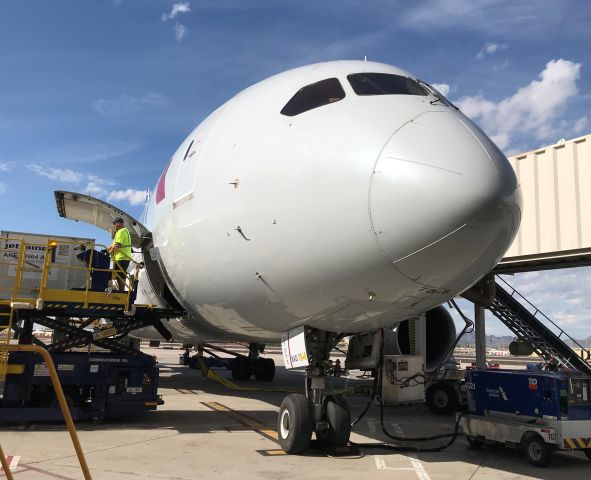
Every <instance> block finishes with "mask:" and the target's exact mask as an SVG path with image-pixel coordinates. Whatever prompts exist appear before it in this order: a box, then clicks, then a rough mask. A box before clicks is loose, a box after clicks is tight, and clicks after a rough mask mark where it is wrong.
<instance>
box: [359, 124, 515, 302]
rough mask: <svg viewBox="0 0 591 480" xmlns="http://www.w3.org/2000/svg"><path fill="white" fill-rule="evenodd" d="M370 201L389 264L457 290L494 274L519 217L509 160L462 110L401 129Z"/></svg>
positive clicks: (385, 154) (382, 159) (378, 170)
mask: <svg viewBox="0 0 591 480" xmlns="http://www.w3.org/2000/svg"><path fill="white" fill-rule="evenodd" d="M408 199H413V201H412V203H409V201H408ZM369 202H370V208H369V210H370V217H371V223H372V228H373V232H374V235H375V238H376V241H377V242H378V245H379V248H380V249H381V250H382V253H383V254H384V256H385V257H386V258H387V259H388V261H389V262H391V263H392V265H393V266H394V267H395V268H397V269H398V270H399V271H400V272H401V273H403V274H404V275H405V276H407V277H408V278H412V279H420V281H421V282H422V283H423V282H424V283H425V284H428V285H431V286H436V287H437V288H449V289H452V290H453V288H454V286H455V284H458V285H459V284H461V283H464V284H465V283H466V282H471V281H474V282H475V281H477V280H478V279H479V278H480V277H481V276H482V275H484V274H486V273H487V272H488V271H489V270H490V269H492V268H493V266H494V265H495V264H496V262H497V261H498V260H499V259H500V258H501V256H502V255H503V253H504V252H505V251H506V249H507V248H508V247H509V246H510V243H511V242H512V241H513V238H514V236H515V234H516V233H517V229H518V227H519V221H520V216H521V196H520V192H519V188H518V185H517V180H516V177H515V173H514V172H513V169H512V168H511V166H510V164H509V162H508V161H507V159H506V158H505V156H504V155H503V154H502V152H500V150H499V149H498V148H497V147H496V146H495V145H494V144H493V143H492V142H491V141H490V140H489V139H488V138H487V137H486V135H484V134H483V133H482V132H481V131H480V129H478V127H476V126H475V125H474V124H473V123H472V122H471V121H470V120H468V119H467V118H466V117H465V116H463V115H462V114H460V113H459V112H447V113H446V112H429V113H425V114H422V115H420V116H418V117H417V118H415V119H414V120H412V121H411V122H409V123H407V124H406V125H404V126H403V127H402V128H400V129H399V130H398V131H397V132H396V133H395V134H394V135H393V136H392V137H391V138H390V140H389V141H388V142H387V144H386V145H385V147H384V148H383V150H382V152H381V154H380V156H379V158H378V160H377V162H376V166H375V169H374V172H373V176H372V181H371V187H370V195H369ZM417 246H419V247H418V248H417ZM487 260H488V261H487ZM486 269H488V270H486ZM483 270H486V271H483ZM459 272H465V273H464V274H460V273H459ZM454 279H456V280H457V282H455V284H452V282H453V280H454ZM464 286H465V285H464ZM457 288H462V287H461V286H458V287H457Z"/></svg>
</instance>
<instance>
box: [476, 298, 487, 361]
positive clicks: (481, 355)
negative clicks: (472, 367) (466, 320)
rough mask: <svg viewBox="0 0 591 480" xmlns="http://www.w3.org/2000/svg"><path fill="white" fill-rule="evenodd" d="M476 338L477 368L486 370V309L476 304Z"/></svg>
mask: <svg viewBox="0 0 591 480" xmlns="http://www.w3.org/2000/svg"><path fill="white" fill-rule="evenodd" d="M474 336H475V343H476V368H477V369H478V370H485V369H486V330H485V322H484V307H483V306H482V305H478V304H477V303H475V304H474Z"/></svg>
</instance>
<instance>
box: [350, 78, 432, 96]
mask: <svg viewBox="0 0 591 480" xmlns="http://www.w3.org/2000/svg"><path fill="white" fill-rule="evenodd" d="M347 79H348V80H349V83H350V84H351V86H352V87H353V90H354V91H355V93H356V94H357V95H420V96H423V97H424V96H427V95H429V92H428V91H427V89H426V88H425V87H423V86H422V85H421V84H420V83H419V82H417V81H416V80H413V79H412V78H408V77H403V76H401V75H393V74H391V73H353V74H351V75H347Z"/></svg>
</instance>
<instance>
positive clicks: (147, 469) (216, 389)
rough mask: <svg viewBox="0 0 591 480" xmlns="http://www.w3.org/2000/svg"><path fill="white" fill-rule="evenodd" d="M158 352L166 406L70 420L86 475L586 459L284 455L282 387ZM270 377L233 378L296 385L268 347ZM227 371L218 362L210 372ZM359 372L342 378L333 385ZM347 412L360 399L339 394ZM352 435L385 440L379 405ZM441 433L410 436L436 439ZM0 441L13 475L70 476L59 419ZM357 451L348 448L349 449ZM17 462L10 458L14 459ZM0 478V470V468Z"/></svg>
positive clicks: (407, 417)
mask: <svg viewBox="0 0 591 480" xmlns="http://www.w3.org/2000/svg"><path fill="white" fill-rule="evenodd" d="M145 351H146V353H149V354H151V355H156V356H157V357H158V360H159V363H160V366H161V373H160V393H161V395H162V396H163V399H164V401H165V404H164V405H162V406H160V407H159V408H158V410H157V411H155V412H148V413H144V414H141V415H138V416H136V417H129V418H124V419H119V420H110V421H105V422H88V423H80V424H78V434H79V436H80V442H81V443H82V447H83V448H84V451H85V454H86V460H87V462H88V465H89V467H90V470H91V472H92V477H93V478H94V479H108V480H114V479H122V480H126V479H138V478H142V479H178V480H181V479H182V480H188V479H212V480H213V479H215V480H220V479H225V478H228V479H230V478H232V479H237V478H239V479H251V478H252V479H255V478H256V479H261V478H262V479H282V480H288V479H296V478H307V479H337V478H338V479H343V480H345V479H358V478H372V479H382V478H383V479H392V478H395V479H397V480H416V479H417V478H418V479H419V480H430V479H433V480H435V479H441V480H446V479H450V480H451V479H453V480H484V479H528V478H540V479H541V478H543V479H549V480H554V479H556V480H563V479H565V478H587V477H588V476H589V473H590V472H591V462H589V460H588V459H587V458H586V457H585V456H584V455H583V454H582V453H581V452H560V453H556V454H555V455H554V460H553V463H552V465H551V466H550V467H549V468H545V469H540V468H536V467H533V466H531V465H530V464H529V463H528V462H527V460H526V458H525V457H524V456H523V455H522V454H521V452H519V451H518V450H512V449H508V448H505V447H500V446H493V447H483V448H481V449H473V448H471V447H468V445H467V443H466V440H465V439H464V438H463V437H458V439H457V441H456V442H455V443H453V444H452V445H451V446H450V447H449V448H447V449H446V450H444V451H442V452H435V453H401V452H396V451H392V450H387V449H382V448H370V447H367V446H363V447H360V448H359V449H353V450H352V451H350V452H342V453H341V454H342V455H345V456H343V457H330V456H327V455H326V454H325V453H323V452H321V451H319V450H314V449H310V450H309V451H308V452H306V453H305V454H303V455H297V456H292V455H285V454H283V453H282V452H281V451H280V450H279V446H278V444H277V442H276V432H275V427H276V417H277V410H278V408H279V405H280V403H281V400H282V398H283V397H284V396H285V393H282V392H270V391H236V390H230V389H228V388H226V387H224V386H221V385H219V384H216V383H214V382H212V381H211V380H209V379H206V378H204V377H203V376H202V374H201V372H200V371H199V370H191V369H189V368H188V367H184V366H180V365H178V360H179V355H180V354H181V353H182V351H180V350H166V349H161V348H146V349H145ZM271 351H272V353H271V355H272V356H273V358H274V359H275V361H276V363H277V365H278V367H277V376H276V380H275V381H274V382H273V383H272V384H268V383H267V384H264V383H260V382H255V381H251V382H239V383H240V385H243V386H247V387H262V388H265V387H270V386H272V387H274V388H275V387H285V388H303V374H302V372H301V371H286V370H285V369H284V368H283V367H282V366H281V365H282V361H281V356H280V354H279V352H278V350H277V349H271ZM216 371H217V372H218V373H219V374H220V375H222V376H224V377H226V378H230V372H229V371H227V370H216ZM362 381H363V380H359V379H356V378H349V379H342V380H341V381H339V382H337V383H336V384H335V386H336V387H343V386H345V387H351V386H354V385H358V384H359V383H360V382H362ZM347 400H348V402H349V405H350V406H351V410H352V417H353V418H356V417H357V416H358V415H359V414H360V413H361V412H362V411H363V409H364V407H365V405H366V404H367V401H368V400H367V398H365V397H355V396H349V397H347ZM454 422H455V417H454V416H453V415H449V416H435V415H433V414H431V413H430V411H429V410H428V409H427V408H426V407H425V406H424V405H422V404H421V405H410V406H402V407H387V408H386V409H385V425H386V428H387V429H388V430H389V431H390V432H391V433H392V434H394V435H402V436H404V435H407V436H425V435H436V434H439V433H447V432H450V431H452V430H453V426H454ZM351 440H352V441H353V442H356V443H364V444H366V443H370V442H376V443H378V442H385V441H387V438H386V436H385V435H384V434H383V433H382V431H381V426H380V422H379V408H378V407H377V406H376V405H373V406H372V407H371V408H370V410H369V411H368V413H367V415H366V416H365V417H364V418H363V419H362V420H361V421H360V422H359V423H358V424H357V425H355V427H354V433H353V434H352V436H351ZM443 443H446V440H438V441H432V442H428V443H425V442H423V443H421V444H418V445H419V446H423V447H427V446H437V445H441V444H443ZM0 444H1V445H2V448H3V450H4V452H5V453H6V454H7V455H9V456H16V457H20V459H18V466H17V467H16V469H14V478H15V479H19V480H29V479H41V480H42V479H79V478H83V476H82V473H81V470H80V466H79V465H78V463H77V459H76V456H75V453H74V449H73V446H72V444H71V442H70V438H69V435H68V433H67V431H66V430H65V428H64V427H63V426H62V425H57V424H53V425H44V424H29V425H18V426H0ZM355 450H357V451H355ZM14 463H16V460H13V464H14ZM0 478H3V474H2V473H1V472H0Z"/></svg>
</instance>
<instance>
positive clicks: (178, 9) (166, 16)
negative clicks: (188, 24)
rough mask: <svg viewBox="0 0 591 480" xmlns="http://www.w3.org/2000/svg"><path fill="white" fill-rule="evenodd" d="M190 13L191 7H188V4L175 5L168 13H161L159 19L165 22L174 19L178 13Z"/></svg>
mask: <svg viewBox="0 0 591 480" xmlns="http://www.w3.org/2000/svg"><path fill="white" fill-rule="evenodd" d="M190 11H191V6H190V5H189V2H182V3H175V4H174V5H173V6H172V9H171V10H170V12H169V13H163V14H162V17H161V18H162V21H163V22H166V21H168V20H172V19H173V18H175V17H176V16H177V15H178V14H179V13H189V12H190Z"/></svg>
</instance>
